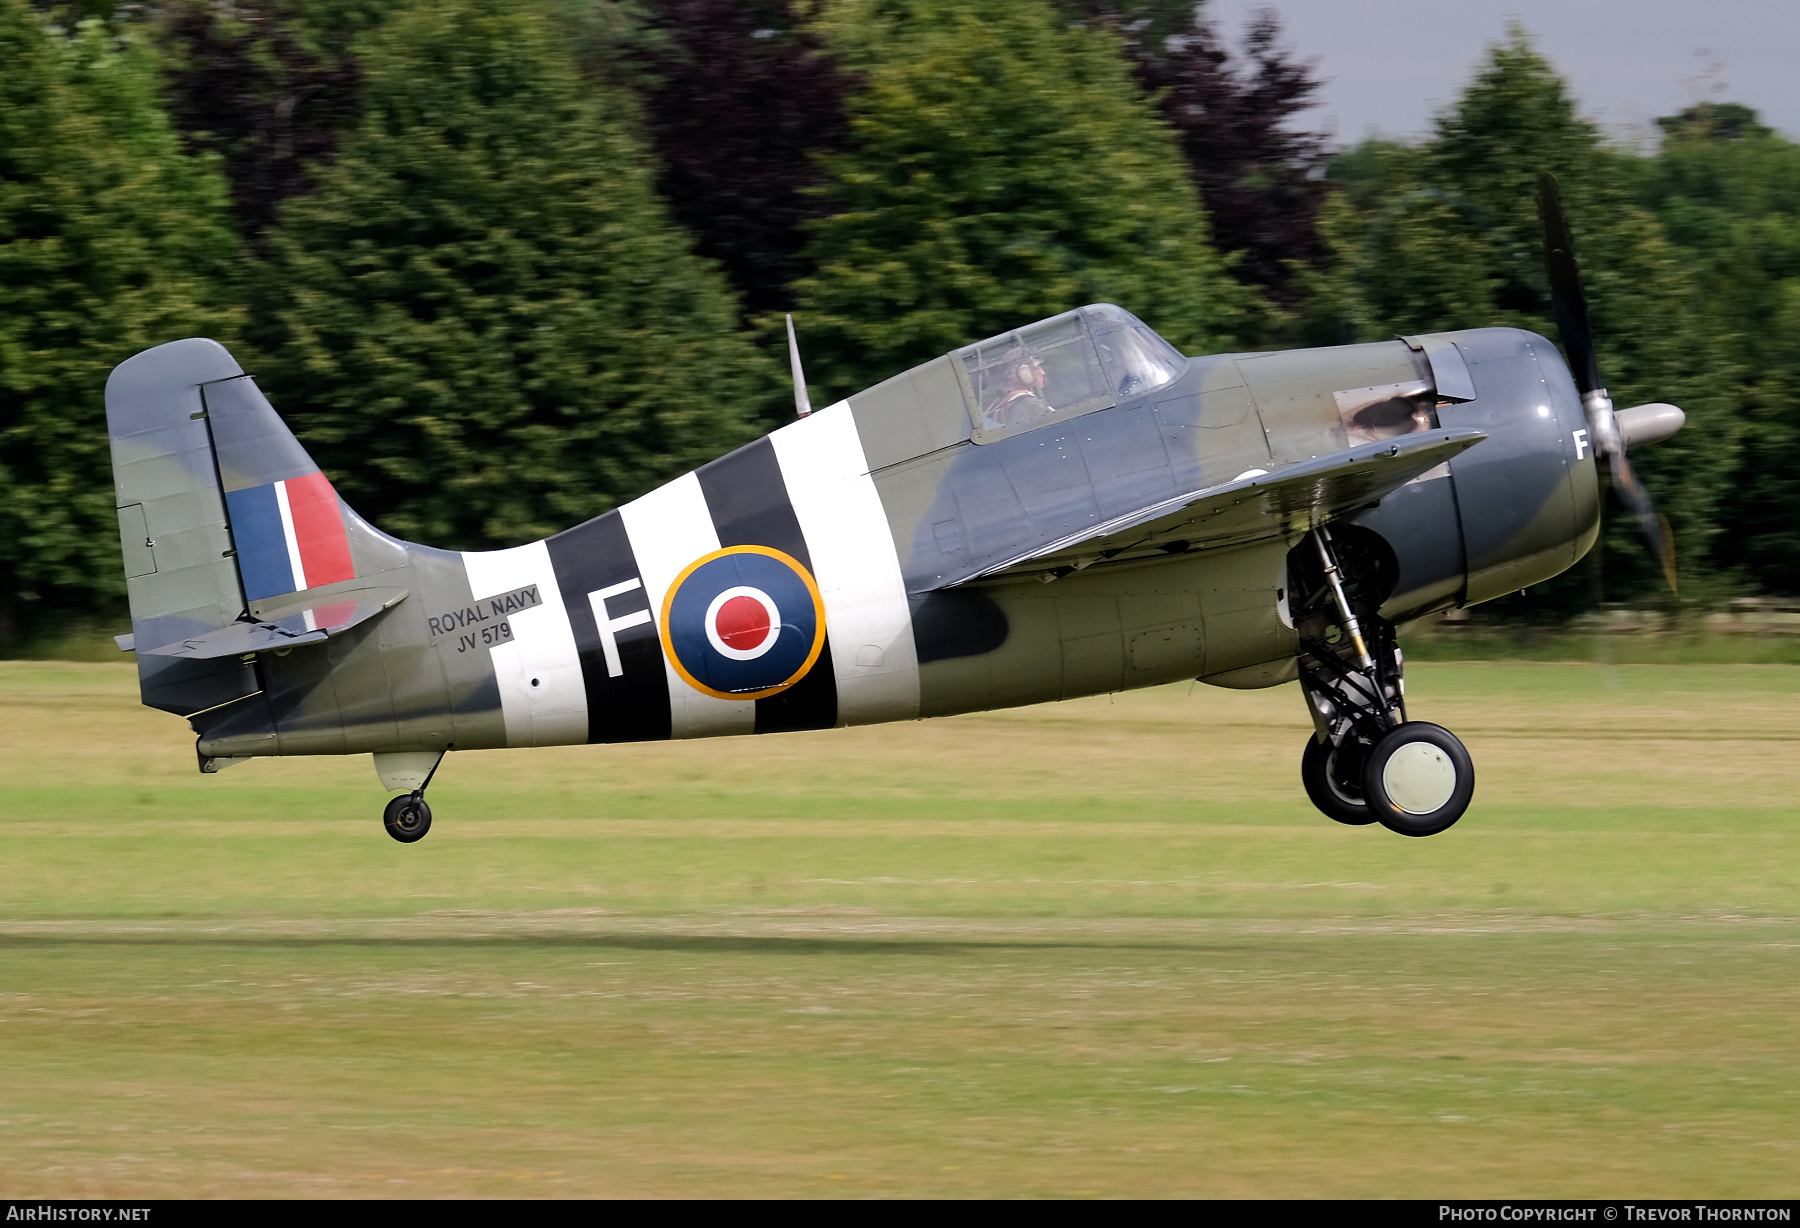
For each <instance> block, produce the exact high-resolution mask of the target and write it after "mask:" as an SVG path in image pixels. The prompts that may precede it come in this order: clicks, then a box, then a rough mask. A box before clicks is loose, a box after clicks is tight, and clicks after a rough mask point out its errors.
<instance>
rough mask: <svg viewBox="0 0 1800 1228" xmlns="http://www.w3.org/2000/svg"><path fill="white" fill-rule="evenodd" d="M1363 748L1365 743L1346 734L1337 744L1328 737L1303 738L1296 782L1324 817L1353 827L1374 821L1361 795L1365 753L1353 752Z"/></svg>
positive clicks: (1364, 748) (1373, 816)
mask: <svg viewBox="0 0 1800 1228" xmlns="http://www.w3.org/2000/svg"><path fill="white" fill-rule="evenodd" d="M1364 750H1367V747H1365V746H1363V745H1362V744H1360V743H1354V740H1353V739H1349V738H1346V739H1345V740H1344V741H1343V742H1342V743H1341V744H1339V745H1337V746H1333V745H1332V744H1331V741H1330V739H1320V738H1318V737H1309V738H1307V739H1306V750H1305V751H1304V752H1303V753H1302V754H1301V756H1300V783H1301V784H1303V785H1305V786H1306V796H1307V797H1309V798H1311V799H1312V804H1313V805H1315V806H1317V807H1318V808H1319V813H1321V814H1323V815H1324V816H1325V817H1326V818H1328V819H1336V820H1337V821H1338V822H1340V823H1348V824H1350V825H1351V826H1353V827H1361V826H1363V825H1365V824H1368V823H1373V822H1374V821H1375V815H1374V814H1373V813H1372V812H1371V811H1370V810H1369V803H1368V801H1367V799H1366V798H1365V797H1364V796H1363V780H1362V776H1363V774H1362V767H1363V760H1364V758H1365V756H1364V755H1361V754H1357V753H1356V752H1357V751H1364Z"/></svg>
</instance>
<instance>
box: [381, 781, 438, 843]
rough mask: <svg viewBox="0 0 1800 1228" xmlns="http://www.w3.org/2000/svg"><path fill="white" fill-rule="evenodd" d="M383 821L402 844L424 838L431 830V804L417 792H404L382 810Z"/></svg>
mask: <svg viewBox="0 0 1800 1228" xmlns="http://www.w3.org/2000/svg"><path fill="white" fill-rule="evenodd" d="M381 823H382V826H384V827H386V828H387V834H388V835H390V836H392V837H393V838H394V839H396V840H398V841H399V842H400V843H402V844H411V843H412V842H413V841H415V840H423V839H424V838H425V833H426V832H428V831H430V830H431V806H430V805H429V804H428V803H427V802H426V801H425V799H424V798H422V797H420V796H419V795H418V794H416V793H402V794H401V795H400V796H399V797H396V798H395V799H394V800H393V801H391V802H389V803H388V804H387V809H386V810H384V811H382V812H381Z"/></svg>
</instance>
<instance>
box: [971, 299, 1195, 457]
mask: <svg viewBox="0 0 1800 1228" xmlns="http://www.w3.org/2000/svg"><path fill="white" fill-rule="evenodd" d="M953 357H954V358H956V359H957V360H958V361H959V362H960V364H961V373H962V375H963V376H964V378H965V379H966V380H967V381H968V390H969V393H970V395H971V397H972V401H971V409H972V414H973V416H974V418H975V441H976V442H977V443H983V442H987V441H988V440H991V439H997V438H1000V437H1002V436H1005V435H1011V434H1014V433H1016V432H1017V431H1019V430H1021V429H1026V428H1028V427H1030V426H1034V425H1039V424H1042V423H1044V422H1047V421H1052V420H1055V419H1058V418H1071V417H1074V416H1076V415H1077V414H1085V413H1089V412H1091V411H1093V410H1096V409H1105V408H1107V407H1109V406H1112V405H1116V404H1118V403H1119V402H1120V401H1125V400H1131V399H1134V398H1136V397H1138V396H1141V395H1142V394H1144V393H1147V392H1153V391H1155V390H1156V389H1158V388H1161V387H1163V386H1164V385H1165V384H1169V383H1172V382H1174V380H1175V379H1176V378H1177V377H1178V376H1179V375H1180V374H1181V373H1182V371H1183V370H1185V369H1186V367H1187V359H1186V358H1183V357H1182V356H1181V354H1180V352H1179V351H1177V350H1176V349H1175V347H1174V346H1172V345H1170V344H1169V343H1168V342H1167V341H1164V340H1163V339H1162V338H1161V337H1159V336H1157V335H1156V334H1155V333H1154V332H1152V331H1151V330H1150V329H1149V328H1148V327H1147V326H1146V325H1145V324H1144V322H1143V321H1141V320H1139V319H1138V318H1137V317H1136V316H1134V315H1132V314H1131V313H1130V312H1128V311H1124V310H1122V309H1120V308H1118V307H1114V306H1113V305H1112V304H1110V303H1096V304H1093V305H1091V306H1087V307H1081V308H1078V309H1077V310H1075V311H1068V312H1064V313H1063V314H1062V315H1059V316H1052V317H1051V318H1050V319H1048V320H1043V321H1040V322H1039V323H1036V324H1029V325H1027V326H1025V327H1024V328H1019V329H1014V330H1013V331H1012V332H1009V333H1002V334H1001V335H1000V336H998V337H990V338H988V339H987V340H986V341H983V342H981V343H979V344H977V345H971V346H966V347H964V348H963V349H960V350H957V351H956V352H955V354H954V355H953Z"/></svg>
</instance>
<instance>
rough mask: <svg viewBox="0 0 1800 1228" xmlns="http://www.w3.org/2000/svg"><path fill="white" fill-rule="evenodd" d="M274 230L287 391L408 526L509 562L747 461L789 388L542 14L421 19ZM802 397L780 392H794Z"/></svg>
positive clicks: (352, 475) (276, 345) (394, 524)
mask: <svg viewBox="0 0 1800 1228" xmlns="http://www.w3.org/2000/svg"><path fill="white" fill-rule="evenodd" d="M361 58H362V66H363V72H364V81H365V85H364V114H363V119H362V121H361V125H360V127H359V128H358V130H357V131H356V132H355V134H354V135H353V136H351V137H350V138H349V139H347V140H346V141H345V142H344V144H343V146H342V147H341V150H340V154H339V156H338V158H337V160H336V161H335V162H334V163H333V164H332V165H331V166H330V168H329V169H327V170H326V171H324V172H323V173H322V174H321V175H320V178H319V185H318V189H317V191H316V192H315V193H314V194H313V195H311V196H305V197H298V198H295V199H293V200H291V201H289V202H288V204H287V205H286V207H285V208H284V210H283V213H282V215H281V221H280V223H279V225H278V226H277V227H276V228H274V229H273V230H271V231H270V232H269V233H268V245H269V249H270V259H269V263H268V269H267V272H266V277H265V284H264V288H263V295H262V297H261V300H260V304H259V309H258V315H257V329H258V331H257V333H256V336H257V339H258V340H259V342H260V343H261V344H262V346H263V347H264V351H265V354H266V355H267V357H266V360H265V361H264V362H263V363H262V366H261V368H260V370H261V372H262V374H263V375H264V377H265V378H264V380H263V383H264V387H265V389H266V390H267V391H268V393H269V396H270V398H271V399H272V400H273V401H274V402H275V404H276V405H277V407H278V408H280V409H281V410H282V412H284V413H285V414H287V415H288V416H289V417H290V419H291V420H292V421H294V422H295V423H296V424H297V425H298V426H299V427H300V433H301V436H302V438H303V439H304V440H305V442H306V443H307V444H308V445H309V446H310V447H311V448H312V449H313V451H314V454H315V456H316V457H317V458H318V459H319V460H320V461H321V463H322V464H323V465H324V466H325V468H326V471H327V472H328V473H329V474H330V475H331V476H332V477H333V479H334V480H336V481H337V483H338V487H339V490H340V491H341V492H342V493H343V494H344V496H345V497H346V498H347V499H349V500H350V501H351V502H352V503H353V504H355V505H356V506H357V507H358V508H359V509H360V510H362V511H363V512H364V514H366V515H369V516H371V517H372V518H374V519H375V520H377V521H378V522H379V523H380V524H381V525H382V527H383V528H385V529H387V530H389V531H390V532H393V533H395V534H398V535H400V536H403V537H408V538H412V539H415V540H419V541H424V542H428V543H431V544H434V545H441V546H446V547H461V548H470V547H480V546H499V545H510V544H514V543H517V542H522V541H527V540H530V539H533V538H536V537H539V536H542V535H544V534H546V533H550V532H554V531H556V530H558V529H561V528H564V527H566V526H568V525H570V524H572V523H575V522H577V521H579V520H582V519H584V518H586V517H590V516H594V515H597V514H599V513H600V512H603V511H605V510H607V509H608V508H611V507H613V506H615V505H617V504H618V503H620V502H622V501H624V500H626V499H629V498H632V497H633V496H635V495H638V494H640V493H642V492H643V491H644V490H646V489H648V488H649V487H651V486H654V485H655V484H656V483H658V482H660V481H663V480H666V479H668V478H670V477H673V476H675V475H677V474H679V473H681V472H683V471H685V470H687V469H689V468H691V467H693V466H694V465H696V464H698V463H700V462H702V461H704V460H706V459H708V458H710V457H712V456H715V455H717V454H719V453H720V452H723V451H725V450H726V449H728V448H730V447H732V446H733V445H735V444H737V443H740V442H742V441H743V440H745V439H746V438H748V437H749V436H750V435H751V434H752V433H753V427H752V425H751V423H752V422H753V421H754V419H755V416H756V414H757V412H758V411H759V409H760V408H761V405H762V399H763V398H764V397H765V396H766V395H767V392H768V390H769V389H770V387H771V384H770V383H769V382H767V381H766V380H765V378H764V377H765V373H766V372H769V371H770V368H769V367H768V366H767V365H766V364H764V363H763V361H762V360H761V359H760V358H759V357H758V356H757V355H756V353H755V352H754V351H753V350H752V348H751V347H750V346H749V344H748V343H747V342H746V341H745V340H744V339H743V336H742V334H741V333H740V331H739V330H738V320H737V312H736V304H735V302H734V300H733V298H732V296H731V293H730V291H729V290H728V288H727V286H726V284H725V281H724V279H723V278H722V277H721V276H720V274H719V272H718V270H717V269H716V268H715V267H714V266H713V265H711V264H710V263H708V262H706V261H703V260H701V259H700V258H698V257H697V256H695V255H694V254H693V252H692V250H691V247H690V244H689V240H688V239H687V238H686V237H685V236H684V235H683V234H682V233H681V232H680V231H679V230H677V229H676V228H675V227H674V226H673V225H672V224H671V223H670V221H669V218H668V216H667V211H666V210H665V209H664V207H663V206H662V204H661V203H660V202H659V201H658V200H657V198H656V196H655V194H654V192H653V190H652V187H651V169H650V167H649V165H648V163H647V159H646V158H645V155H644V152H643V149H642V147H641V145H640V143H639V142H638V141H637V140H636V139H635V138H634V136H633V134H632V132H631V129H630V125H629V121H630V119H631V115H630V112H629V108H628V105H627V103H626V101H625V100H624V99H623V98H622V97H620V96H619V95H617V94H614V93H611V92H608V91H607V90H606V89H605V87H604V86H602V85H600V84H598V83H594V82H583V81H582V80H581V79H580V78H579V76H578V73H577V70H576V66H575V63H574V60H573V57H572V55H571V53H570V51H569V49H568V46H567V44H566V42H565V41H564V40H563V39H562V38H561V37H560V36H559V32H558V29H557V27H556V26H555V25H554V24H553V23H552V22H551V21H550V20H549V19H548V18H547V17H546V16H545V15H544V13H543V12H542V10H541V9H538V8H535V7H533V6H532V5H530V4H529V3H526V2H524V0H457V2H453V3H443V4H440V3H426V4H420V5H418V6H416V7H414V8H413V9H411V10H410V11H408V12H406V13H404V14H402V15H399V16H397V17H395V18H394V19H393V20H392V21H391V22H390V23H389V24H388V25H386V26H385V27H384V28H383V29H382V30H381V31H380V32H379V33H378V34H376V35H375V36H374V37H373V38H372V39H371V40H370V41H369V42H368V43H366V44H365V46H364V47H363V50H362V57H361ZM775 387H776V388H777V390H778V385H775Z"/></svg>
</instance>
